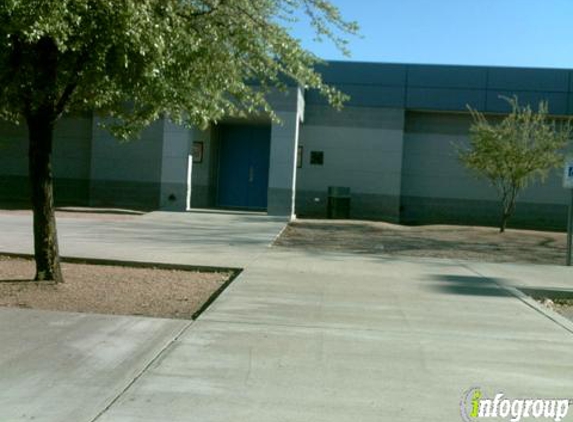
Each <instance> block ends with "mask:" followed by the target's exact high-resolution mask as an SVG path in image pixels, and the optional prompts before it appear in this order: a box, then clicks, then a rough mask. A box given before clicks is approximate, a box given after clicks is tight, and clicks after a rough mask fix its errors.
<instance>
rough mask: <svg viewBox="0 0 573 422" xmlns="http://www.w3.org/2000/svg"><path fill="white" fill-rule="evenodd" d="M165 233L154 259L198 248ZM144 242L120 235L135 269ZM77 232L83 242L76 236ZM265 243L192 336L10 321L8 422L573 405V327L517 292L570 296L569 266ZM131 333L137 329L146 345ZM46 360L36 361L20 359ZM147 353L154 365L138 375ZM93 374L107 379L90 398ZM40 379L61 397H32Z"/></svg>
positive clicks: (4, 316)
mask: <svg viewBox="0 0 573 422" xmlns="http://www.w3.org/2000/svg"><path fill="white" fill-rule="evenodd" d="M165 215H167V214H165ZM151 217H153V218H155V217H154V216H151ZM181 218H183V217H181ZM0 220H1V219H0ZM271 223H272V224H274V222H272V221H271ZM140 224H141V223H140ZM165 224H166V223H165V222H159V221H157V220H156V221H155V222H154V223H153V225H154V226H159V227H164V228H163V229H162V231H160V232H162V233H165V234H166V236H165V238H164V239H162V240H159V243H158V245H160V247H161V248H162V250H161V251H158V252H156V254H157V255H155V257H156V258H155V260H159V259H160V258H161V259H162V260H164V261H167V262H169V260H171V259H173V260H174V262H180V260H181V259H184V258H185V259H189V257H190V256H191V255H192V254H191V251H193V250H197V251H199V250H201V247H200V245H190V244H189V245H188V244H187V242H186V241H181V242H172V243H170V242H169V241H168V240H169V236H167V234H168V233H169V230H167V229H166V228H165V226H164V225H165ZM252 224H253V225H257V224H263V223H262V220H261V222H259V223H255V222H253V223H252ZM245 226H246V227H251V226H250V225H249V224H247V223H245ZM140 227H141V226H140ZM277 227H279V223H277ZM65 230H66V229H64V231H65ZM85 230H87V229H85ZM135 232H136V230H135V229H133V228H128V229H121V227H119V231H118V233H128V236H126V241H125V243H122V238H121V236H120V235H114V236H116V242H117V243H116V245H115V246H114V247H115V248H116V249H117V251H118V253H121V254H122V257H124V258H125V259H135V258H139V257H140V256H141V255H140V250H139V249H136V250H132V251H130V247H132V246H133V245H135V244H136V242H134V240H133V237H132V236H134V233H135ZM171 233H173V234H174V235H175V236H176V238H178V237H177V234H176V230H173V231H172V232H171ZM110 235H111V234H110ZM66 236H69V237H68V238H67V239H74V234H73V231H72V229H71V227H70V229H69V233H68V234H67V235H66ZM257 236H261V238H262V234H260V233H258V234H257ZM266 236H267V238H269V237H271V236H270V229H269V234H267V235H266ZM238 237H239V238H240V237H241V236H238ZM64 239H66V238H64ZM102 239H104V241H103V243H102V244H100V243H98V242H97V241H93V243H94V245H99V246H97V247H96V246H92V247H91V249H89V250H90V251H91V252H90V253H93V254H96V253H97V251H104V250H105V245H107V243H106V242H107V240H105V239H107V236H104V237H102ZM64 241H65V242H66V240H64ZM152 241H153V239H152V236H151V235H150V238H149V240H145V241H144V242H143V244H145V245H147V247H148V248H149V253H151V252H152ZM207 241H208V245H207V246H209V247H211V246H212V244H211V243H210V242H211V240H210V239H208V237H207ZM219 244H220V247H221V250H222V251H223V253H226V252H225V251H226V250H229V249H227V248H229V246H228V245H227V246H226V245H225V242H219ZM255 244H256V245H258V246H255ZM263 244H264V242H263V241H262V239H261V240H259V241H256V242H253V244H251V243H250V242H247V245H249V246H248V247H247V246H245V247H246V248H247V249H248V250H249V251H250V252H249V253H246V254H245V255H244V257H245V258H242V259H243V261H242V262H243V266H245V267H246V269H245V271H244V272H243V273H242V274H241V275H240V276H239V278H237V279H236V280H235V281H234V282H233V284H231V286H230V287H229V288H228V289H227V290H226V291H225V292H224V293H223V294H222V295H221V296H220V297H219V299H218V300H217V301H216V302H215V303H214V304H213V306H212V307H211V308H210V309H209V310H208V311H207V312H206V313H204V314H203V315H202V316H201V318H200V319H199V320H198V321H196V322H194V323H192V324H190V325H188V326H183V327H182V326H180V325H171V321H168V320H149V319H138V318H127V319H124V318H122V317H98V316H82V318H83V319H84V321H91V319H92V318H94V320H93V321H94V322H93V323H94V324H96V327H98V324H101V325H99V327H100V328H99V329H96V330H95V333H96V335H95V337H94V336H92V335H90V331H92V330H91V329H90V327H89V324H87V323H86V324H87V325H85V327H82V324H79V322H78V318H79V317H78V316H76V315H75V314H70V316H69V318H68V317H66V314H62V315H60V314H58V315H56V316H54V318H55V319H56V322H55V323H52V322H51V317H50V315H53V314H51V313H46V316H45V317H44V316H43V314H38V313H36V312H35V311H18V310H5V311H3V312H2V313H0V321H2V326H3V327H12V328H4V329H3V330H2V331H0V344H2V347H1V348H0V372H1V373H2V374H4V373H5V371H8V373H9V374H10V376H9V377H1V378H0V420H10V421H24V420H29V419H30V418H31V417H35V418H36V420H39V421H50V422H52V421H53V422H56V421H58V422H59V421H61V420H71V419H69V418H68V419H62V418H61V415H64V414H65V415H74V416H75V417H74V419H73V420H74V421H77V422H84V421H86V422H92V421H94V422H95V421H97V422H135V421H138V422H157V421H170V422H187V421H189V422H190V421H201V422H204V421H206V422H228V421H229V420H236V421H249V422H257V421H261V422H262V421H265V422H267V421H275V420H276V421H279V420H280V421H293V422H294V421H297V422H298V421H313V422H314V421H319V422H320V421H328V422H333V421H348V420H356V421H360V422H364V421H365V422H369V421H377V422H379V421H392V422H395V421H422V420H430V421H459V420H461V416H460V410H459V409H460V398H461V396H462V394H463V393H464V392H465V391H466V390H468V389H470V388H472V387H476V386H478V387H481V388H482V390H483V391H484V393H486V394H488V395H492V396H493V395H494V394H496V393H497V392H503V393H504V394H506V396H508V397H510V398H531V397H544V398H571V397H572V396H573V379H572V378H571V376H570V374H571V373H573V359H571V358H572V353H573V352H571V351H572V350H573V334H572V332H573V324H571V323H570V322H568V321H561V320H560V322H561V324H558V323H556V321H555V320H553V319H551V318H552V317H553V316H554V315H552V314H551V312H549V311H547V312H544V311H541V310H540V309H536V308H534V307H532V306H531V304H528V303H526V302H525V301H523V300H521V299H519V298H517V297H515V296H513V295H512V294H511V288H512V287H511V286H513V285H520V284H527V285H528V286H531V285H533V284H537V285H542V286H551V285H553V286H560V287H567V286H569V287H571V284H572V283H571V280H573V277H572V276H573V273H572V272H571V269H563V268H562V267H551V266H547V267H539V266H512V265H503V264H495V265H489V264H479V263H476V264H472V263H467V262H460V261H452V260H432V259H407V258H389V257H384V256H374V255H371V256H364V255H360V256H357V255H351V254H336V253H319V252H314V253H311V252H305V251H290V250H280V249H269V248H267V247H266V246H262V245H263ZM125 245H127V246H125ZM62 246H64V245H62ZM68 247H69V246H68ZM81 250H82V251H83V252H86V251H87V249H86V248H85V247H83V249H81ZM145 250H146V249H145ZM215 250H216V249H215V248H214V247H213V249H211V251H213V252H214V251H215ZM234 262H237V263H238V264H240V262H238V260H236V261H234ZM186 263H189V262H186ZM227 266H228V265H227ZM504 286H508V287H509V290H508V288H506V287H504ZM30 318H32V321H29V319H30ZM33 318H35V320H34V319H33ZM101 318H103V320H101ZM74 321H76V322H74ZM80 321H81V320H80ZM148 321H149V322H148ZM78 324H79V325H78ZM138 324H143V325H139V327H138ZM146 324H152V325H149V326H147V328H145V327H146ZM153 324H155V325H153ZM118 327H119V328H118ZM181 330H182V331H181ZM123 331H125V332H126V333H127V336H124V333H123ZM154 331H155V333H156V334H153V333H154ZM27 332H29V335H28V336H27V337H26V342H25V343H23V344H22V345H19V341H20V340H19V339H20V336H22V333H27ZM130 332H135V333H140V334H139V337H138V340H137V341H135V342H134V341H132V340H130V338H131V337H130V336H131V335H130V334H129V333H130ZM142 332H144V334H141V333H142ZM82 333H84V336H85V337H83V336H82ZM98 333H99V334H98ZM159 333H162V335H160V334H159ZM122 338H125V339H126V340H125V342H123V341H122V340H121V339H122ZM84 343H85V345H84ZM70 344H72V345H74V347H75V348H77V347H80V346H81V347H83V348H84V349H83V350H84V352H83V353H87V354H88V356H90V358H85V354H81V353H77V352H76V349H75V348H74V347H70ZM35 349H37V350H38V352H36V355H34V354H29V355H23V357H22V358H20V357H19V355H20V354H21V353H22V350H35ZM116 349H117V352H115V350H116ZM43 351H45V352H44V354H43ZM136 352H137V353H139V355H138V356H143V358H141V359H140V360H139V361H137V360H136V359H134V360H133V363H137V365H135V367H133V366H129V363H130V360H129V357H128V356H129V355H130V354H132V353H136ZM4 356H9V357H10V358H9V359H8V358H3V357H4ZM62 356H68V357H69V358H68V360H66V359H64V358H62ZM99 356H101V357H102V358H101V360H98V357H99ZM53 361H54V362H56V364H55V365H51V362H53ZM66 362H67V363H66ZM97 362H101V363H102V365H103V366H102V367H98V366H95V365H96V363H97ZM81 368H83V370H81ZM90 374H96V376H95V378H96V380H98V382H99V383H97V384H94V386H93V388H92V389H90V388H89V387H88V386H89V385H90V384H89V382H87V381H86V380H87V379H88V378H89V377H90ZM112 374H113V375H112ZM54 380H55V381H54ZM27 383H28V384H27ZM32 383H38V385H47V386H48V387H51V388H52V390H50V388H45V389H44V388H38V389H37V390H33V391H34V394H28V393H27V391H26V389H25V387H26V386H27V385H33V384H32ZM42 383H43V384H42ZM84 383H86V392H85V394H83V393H80V392H81V388H82V387H81V386H82V385H84ZM106 384H108V385H109V386H110V388H107V389H106V388H105V387H106ZM13 385H16V387H12V386H13ZM18 386H22V387H23V389H22V390H21V393H18V391H19V390H18V388H17V387H18ZM98 386H99V388H98ZM76 389H78V390H80V391H78V392H77V393H76V394H75V395H74V394H69V395H68V394H66V393H67V392H73V391H75V390H76ZM5 391H9V392H10V393H9V394H7V393H5ZM54 396H60V397H65V399H63V400H61V401H58V402H57V406H58V407H59V408H60V413H55V412H54V410H53V406H54V405H53V403H54V400H55V397H54ZM20 397H24V400H21V401H18V400H19V398H20ZM13 403H16V404H18V406H19V407H16V409H17V411H13V410H12V407H14V405H13ZM26 403H27V406H24V407H21V405H22V404H26ZM62 409H63V410H62ZM81 409H89V410H90V411H89V412H87V411H86V412H81ZM64 412H66V413H64ZM571 413H573V411H572V412H571ZM94 415H95V416H94ZM58 417H60V418H59V419H58ZM570 419H571V415H570V417H569V419H566V420H570Z"/></svg>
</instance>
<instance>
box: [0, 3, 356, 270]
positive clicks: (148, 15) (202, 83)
mask: <svg viewBox="0 0 573 422" xmlns="http://www.w3.org/2000/svg"><path fill="white" fill-rule="evenodd" d="M301 10H302V12H303V13H304V14H306V16H307V17H308V18H309V22H310V24H311V25H312V26H313V28H314V30H315V32H316V33H317V36H318V38H319V39H320V38H326V39H329V40H331V41H333V42H334V43H335V44H336V45H337V46H338V47H339V48H340V49H342V50H343V51H346V49H345V40H344V39H343V38H342V36H343V35H345V34H353V33H355V32H356V30H357V26H356V24H355V23H352V22H346V21H344V20H343V19H342V18H341V16H340V13H339V11H338V9H337V8H336V7H334V6H332V5H331V4H330V3H329V2H328V1H327V0H4V1H2V2H1V3H0V118H3V119H6V120H9V121H11V122H14V123H20V122H22V123H25V124H26V125H27V128H28V133H29V135H28V138H29V174H30V182H31V192H32V194H31V195H32V208H33V215H34V252H35V259H36V276H35V279H36V280H38V281H40V280H55V281H62V274H61V270H60V265H59V253H58V243H57V234H56V221H55V216H54V198H53V186H52V185H53V183H52V166H51V154H52V144H53V142H54V140H53V131H54V125H55V124H56V122H57V121H58V119H60V118H61V116H62V115H63V114H66V113H78V112H86V111H88V112H92V111H95V112H97V113H99V114H101V115H103V116H109V117H110V119H111V121H112V123H110V124H109V125H108V126H107V127H108V129H109V130H110V131H112V133H113V134H114V135H115V136H117V137H118V138H123V139H127V138H131V137H133V136H134V134H137V133H138V132H139V131H140V130H141V129H142V128H144V127H145V126H147V125H148V124H150V123H151V122H153V121H154V120H156V119H158V118H160V117H167V118H169V119H171V120H173V121H175V122H176V123H179V124H189V125H191V124H195V125H200V126H205V125H207V124H208V123H209V122H213V121H216V120H217V119H219V118H221V117H222V116H224V115H243V114H246V113H251V112H255V111H257V112H260V111H264V112H266V113H268V114H270V115H271V116H272V117H275V116H274V114H273V112H272V110H271V108H270V106H269V104H268V103H267V101H266V100H265V94H266V93H267V92H268V91H269V90H270V89H271V88H278V89H281V88H285V87H286V85H287V83H289V82H295V83H298V84H301V85H303V86H306V87H309V88H314V89H317V90H318V91H319V92H321V93H322V94H324V95H325V96H326V97H327V98H328V100H329V102H330V103H331V104H333V105H335V106H337V105H340V104H341V102H342V101H343V99H344V96H343V95H342V94H341V93H340V92H338V91H337V90H336V89H334V88H332V87H329V86H327V85H325V84H324V83H323V82H322V80H321V77H320V75H319V74H318V73H317V72H316V71H315V70H314V69H315V65H316V64H317V63H318V62H319V60H318V58H317V57H316V56H314V55H313V54H311V53H310V52H307V51H305V50H304V49H303V48H302V47H301V45H300V42H299V41H298V40H296V39H294V38H293V37H292V36H291V35H290V34H289V28H288V26H289V25H290V24H291V23H292V22H295V21H296V17H297V14H298V12H299V11H301ZM255 80H256V81H257V86H254V85H253V84H252V83H250V82H252V81H255Z"/></svg>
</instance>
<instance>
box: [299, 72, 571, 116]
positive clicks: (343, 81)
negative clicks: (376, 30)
mask: <svg viewBox="0 0 573 422" xmlns="http://www.w3.org/2000/svg"><path fill="white" fill-rule="evenodd" d="M318 70H319V71H321V72H322V73H323V77H324V80H325V82H327V83H329V84H332V85H334V86H337V87H338V88H339V89H340V90H341V91H343V92H345V93H347V94H348V95H350V97H351V99H350V101H349V102H348V103H347V104H348V105H349V106H354V107H398V108H402V107H405V108H408V109H425V110H439V111H447V110H450V111H465V110H466V105H467V104H470V105H471V106H472V107H474V108H477V109H478V110H481V111H486V112H494V113H504V112H507V111H508V107H507V105H506V104H505V102H504V101H503V100H500V99H499V98H498V97H499V95H508V96H511V95H513V94H514V93H515V94H517V95H518V97H519V99H520V100H521V102H522V103H530V104H531V105H532V106H535V107H536V106H537V104H538V103H539V101H540V100H542V99H545V100H548V101H549V106H550V112H551V113H554V114H558V115H563V114H573V99H570V98H569V96H570V95H573V70H560V69H524V68H500V67H483V66H446V65H400V64H384V63H352V62H329V63H328V66H322V67H320V68H319V69H318ZM306 100H307V103H308V104H310V105H313V104H316V105H323V104H326V103H327V102H326V100H325V99H324V98H322V97H321V96H320V95H318V94H317V93H316V92H308V93H307V97H306Z"/></svg>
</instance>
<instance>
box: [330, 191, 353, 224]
mask: <svg viewBox="0 0 573 422" xmlns="http://www.w3.org/2000/svg"><path fill="white" fill-rule="evenodd" d="M326 208H327V215H328V218H334V219H346V218H350V188H346V187H342V186H329V187H328V202H327V207H326Z"/></svg>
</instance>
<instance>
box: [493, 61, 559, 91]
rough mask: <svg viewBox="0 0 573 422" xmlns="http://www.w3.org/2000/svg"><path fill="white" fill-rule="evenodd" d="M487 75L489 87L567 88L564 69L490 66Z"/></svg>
mask: <svg viewBox="0 0 573 422" xmlns="http://www.w3.org/2000/svg"><path fill="white" fill-rule="evenodd" d="M488 75H489V76H488V88H489V89H500V90H508V91H509V90H516V89H517V90H523V91H560V92H567V91H568V89H569V72H568V71H566V70H557V69H522V68H497V67H492V68H490V69H489V71H488Z"/></svg>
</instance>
